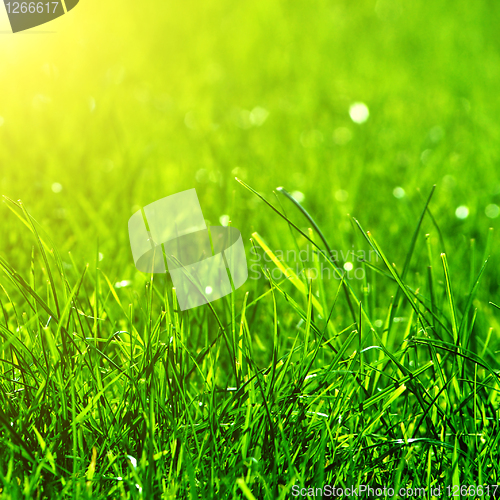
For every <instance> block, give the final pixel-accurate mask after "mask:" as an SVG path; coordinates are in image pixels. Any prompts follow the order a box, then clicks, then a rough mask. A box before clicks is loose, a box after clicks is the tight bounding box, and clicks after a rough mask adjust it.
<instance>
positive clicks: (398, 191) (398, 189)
mask: <svg viewBox="0 0 500 500" xmlns="http://www.w3.org/2000/svg"><path fill="white" fill-rule="evenodd" d="M392 194H393V195H394V197H395V198H398V200H399V199H401V198H404V197H405V195H406V192H405V190H404V189H403V188H402V187H400V186H398V187H396V188H394V191H393V192H392Z"/></svg>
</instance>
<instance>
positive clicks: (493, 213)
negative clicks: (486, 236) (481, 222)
mask: <svg viewBox="0 0 500 500" xmlns="http://www.w3.org/2000/svg"><path fill="white" fill-rule="evenodd" d="M484 213H485V214H486V217H489V218H490V219H496V218H497V217H498V216H499V215H500V207H499V206H498V205H495V204H494V203H492V204H491V205H488V206H487V207H486V209H485V211H484Z"/></svg>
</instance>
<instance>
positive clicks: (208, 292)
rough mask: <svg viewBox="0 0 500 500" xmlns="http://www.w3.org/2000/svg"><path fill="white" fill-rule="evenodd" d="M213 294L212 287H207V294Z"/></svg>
mask: <svg viewBox="0 0 500 500" xmlns="http://www.w3.org/2000/svg"><path fill="white" fill-rule="evenodd" d="M212 292H213V289H212V287H211V286H207V287H206V288H205V293H206V294H207V295H210V294H211V293H212Z"/></svg>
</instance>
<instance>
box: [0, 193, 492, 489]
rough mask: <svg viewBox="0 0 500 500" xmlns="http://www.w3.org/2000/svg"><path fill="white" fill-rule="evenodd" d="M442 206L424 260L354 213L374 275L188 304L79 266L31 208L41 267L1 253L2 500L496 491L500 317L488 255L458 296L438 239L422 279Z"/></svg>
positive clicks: (299, 280) (299, 279) (156, 286)
mask: <svg viewBox="0 0 500 500" xmlns="http://www.w3.org/2000/svg"><path fill="white" fill-rule="evenodd" d="M429 201H430V199H429ZM429 201H428V202H427V204H424V205H423V211H422V216H421V219H420V221H417V222H418V224H417V227H416V230H415V233H414V236H413V239H411V240H410V241H409V248H408V253H407V259H406V262H405V265H404V267H402V266H401V265H400V266H396V265H393V264H392V263H391V261H390V260H388V257H387V256H386V254H385V252H384V250H383V249H382V248H381V247H380V246H379V244H378V243H377V242H376V241H375V239H374V237H373V236H372V235H371V234H370V233H369V232H365V231H364V230H363V229H362V227H361V225H360V224H359V222H358V221H357V220H354V221H353V222H354V224H355V225H356V226H358V229H359V232H360V234H361V236H362V238H363V239H364V240H365V244H366V245H368V246H369V247H371V249H372V250H374V251H376V254H377V258H376V259H375V262H374V263H370V262H363V263H362V265H363V266H365V268H366V270H367V280H366V281H367V283H359V282H357V281H356V280H351V281H349V280H347V279H346V277H347V276H346V275H344V274H343V273H342V271H341V268H337V267H336V266H335V264H333V263H330V264H329V265H330V266H331V268H332V269H337V270H338V272H339V274H341V275H342V279H340V278H339V279H338V280H337V282H336V283H335V282H334V280H333V279H330V280H326V279H325V280H322V279H315V280H310V279H307V277H306V276H307V273H301V274H300V275H299V276H295V275H293V276H292V275H290V276H289V277H290V279H289V280H286V279H284V280H281V281H279V282H277V281H275V280H273V279H272V277H271V275H269V280H268V281H267V285H264V286H260V287H259V288H260V293H255V292H256V290H253V291H248V292H247V293H246V294H245V295H244V298H243V300H241V297H239V298H238V300H235V297H234V296H230V297H228V298H226V299H221V300H219V301H217V302H216V303H215V304H214V306H213V307H212V305H207V306H203V307H200V308H197V309H194V310H190V311H185V312H180V311H179V310H178V309H177V306H176V300H175V295H174V292H173V290H172V288H171V283H169V280H168V278H166V277H165V276H155V277H154V279H153V278H152V277H151V278H150V279H149V278H147V277H144V278H143V279H142V283H135V284H134V287H133V288H132V287H131V289H130V291H129V290H128V289H127V288H128V287H125V288H124V289H121V288H118V289H117V288H116V286H114V284H113V283H112V281H111V280H110V278H109V277H108V276H107V275H106V274H105V273H104V272H103V271H102V269H100V268H99V267H97V266H95V265H93V266H86V267H85V268H84V269H83V270H82V269H79V268H78V267H77V266H76V265H75V266H74V267H71V266H69V265H67V264H66V262H65V261H64V260H63V259H62V258H61V256H59V254H58V253H57V251H56V250H54V249H53V247H52V246H51V244H50V243H49V240H48V239H45V238H44V237H42V236H40V233H39V230H38V229H37V225H36V223H35V222H34V221H33V219H32V218H31V216H30V215H29V214H28V212H27V211H26V210H25V209H24V207H23V206H22V205H18V204H13V207H12V208H13V210H14V211H15V212H16V213H17V214H18V215H19V216H20V218H21V220H22V221H23V222H25V225H26V226H28V228H27V229H25V230H24V231H25V232H26V233H27V232H28V230H29V229H31V232H32V237H33V239H34V241H35V245H34V250H33V260H32V265H31V271H30V272H29V273H27V274H26V275H24V276H23V275H22V274H19V273H17V271H15V270H14V269H13V268H11V267H10V265H9V264H8V263H7V262H6V261H5V260H3V259H2V260H1V262H0V264H1V266H2V268H3V271H4V276H5V280H6V284H5V287H4V288H3V291H4V297H5V298H2V309H3V316H4V319H3V321H2V323H1V325H0V336H1V337H2V347H1V367H2V373H1V384H2V392H1V395H0V398H1V400H0V401H1V406H0V408H1V413H0V423H1V424H2V430H1V434H0V436H1V439H2V442H3V443H4V446H3V448H2V451H1V452H0V453H1V455H0V463H1V464H2V467H0V480H1V481H2V485H3V491H2V497H3V498H30V497H40V498H59V497H62V498H70V497H74V498H105V497H112V498H246V499H253V498H263V499H276V498H290V497H291V494H292V490H291V488H292V487H293V486H294V485H296V486H300V487H301V488H303V487H308V488H309V487H320V486H322V485H324V484H332V485H333V484H334V485H336V486H337V487H349V486H351V485H355V486H356V485H359V484H368V485H370V486H372V487H375V486H377V485H378V486H382V487H383V486H387V487H393V488H395V489H396V491H397V490H398V488H399V487H412V488H416V487H425V488H427V489H429V488H431V487H435V486H436V485H441V486H442V487H444V486H445V485H450V486H453V485H455V484H460V485H463V484H467V485H469V484H496V483H497V482H498V478H499V476H498V475H499V469H498V463H497V460H496V457H497V456H498V454H497V441H498V423H497V422H498V407H499V404H498V401H497V394H498V388H499V384H498V378H499V376H498V363H497V361H496V354H495V352H496V351H495V341H493V339H492V337H491V330H490V331H489V330H488V329H487V328H485V324H487V322H488V321H491V324H492V325H493V324H495V320H494V312H495V307H494V305H493V304H488V302H485V301H482V300H479V299H477V292H478V290H479V289H480V287H481V278H482V276H483V275H484V272H485V269H486V266H487V263H486V261H484V259H479V261H480V262H481V263H483V262H484V264H483V265H482V266H481V268H480V269H479V268H477V269H475V270H474V269H473V267H474V258H471V261H470V266H471V276H473V279H472V281H471V283H470V288H469V289H468V290H467V292H468V294H467V295H464V294H463V293H462V294H460V298H456V295H457V293H456V290H455V289H454V288H453V285H454V284H453V283H452V280H453V276H451V275H450V270H449V267H448V262H447V257H446V254H444V253H441V255H440V253H439V250H440V248H439V244H435V243H433V242H429V240H430V237H428V238H427V241H428V242H429V245H428V249H429V253H428V258H427V262H422V263H421V264H422V265H421V267H422V269H421V274H420V275H419V274H418V272H417V271H415V272H410V266H411V263H412V257H413V254H414V251H415V249H416V248H417V247H419V246H422V243H423V240H424V239H425V237H424V235H422V234H421V225H422V224H423V223H424V222H425V220H426V219H428V218H429V216H432V215H431V212H427V210H428V207H429ZM299 208H300V207H299ZM269 210H270V211H271V208H269ZM277 210H278V212H279V213H278V214H275V215H274V216H272V215H270V217H271V219H272V218H273V217H274V218H277V217H280V215H279V214H281V212H280V211H279V209H277ZM281 217H283V218H286V216H284V215H281ZM287 220H288V219H287ZM289 222H290V223H291V221H289ZM437 230H438V226H436V231H437ZM293 231H294V234H297V232H296V231H295V230H294V229H293ZM299 231H300V230H299ZM309 235H310V236H307V235H301V234H300V233H299V234H298V235H297V241H298V243H299V244H300V243H301V240H305V239H306V238H307V239H309V241H308V243H311V242H313V241H314V239H313V238H317V235H314V234H313V233H312V231H310V232H309ZM26 237H28V236H26ZM253 240H254V242H255V243H256V244H257V243H260V244H262V246H263V248H265V249H266V251H267V255H268V257H269V258H271V259H276V262H277V264H278V265H279V266H284V268H286V265H285V264H284V263H282V262H280V261H279V259H278V258H277V257H276V256H275V255H274V254H273V252H272V250H271V249H269V248H268V247H266V245H265V243H264V242H263V240H262V238H261V237H260V236H259V235H258V234H257V233H255V234H254V235H253ZM325 241H326V240H325ZM302 243H303V241H302ZM318 248H319V247H318ZM323 255H326V254H324V253H323ZM471 255H472V254H471ZM318 260H319V262H317V263H316V264H319V263H325V264H326V263H327V262H329V261H327V260H326V259H325V258H324V257H321V258H320V259H318ZM262 262H264V260H263V259H262ZM65 264H66V265H65ZM287 272H288V273H293V270H290V269H289V270H288V271H287ZM410 275H411V277H412V279H411V281H415V282H416V285H415V284H413V283H410V282H409V280H407V279H406V278H407V277H408V278H409V276H410ZM288 281H290V282H291V283H288ZM375 283H376V285H375ZM292 285H295V286H292ZM368 285H369V286H368ZM375 286H376V287H377V288H376V289H374V287H375ZM294 289H295V293H294ZM377 289H384V290H392V292H393V294H392V298H391V297H390V296H384V295H383V296H381V295H380V293H379V292H377V291H376V290H377ZM7 290H9V291H7ZM343 292H345V293H343ZM373 304H376V307H375V308H373ZM478 316H480V317H479V318H478ZM379 317H380V318H382V321H380V319H378V318H379Z"/></svg>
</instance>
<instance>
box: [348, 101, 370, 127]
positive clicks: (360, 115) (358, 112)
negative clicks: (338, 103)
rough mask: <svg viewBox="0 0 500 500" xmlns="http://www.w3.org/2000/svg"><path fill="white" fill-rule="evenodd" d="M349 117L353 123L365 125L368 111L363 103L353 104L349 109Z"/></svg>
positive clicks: (368, 114)
mask: <svg viewBox="0 0 500 500" xmlns="http://www.w3.org/2000/svg"><path fill="white" fill-rule="evenodd" d="M349 116H350V117H351V120H352V121H353V122H354V123H365V122H366V120H368V118H369V116H370V110H369V109H368V106H367V105H366V104H365V103H364V102H355V103H353V104H351V107H350V108H349Z"/></svg>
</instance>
